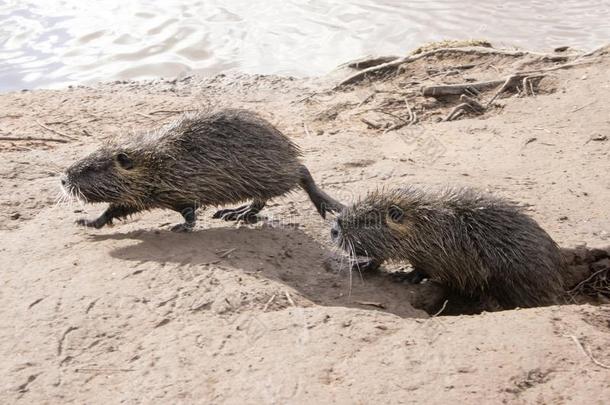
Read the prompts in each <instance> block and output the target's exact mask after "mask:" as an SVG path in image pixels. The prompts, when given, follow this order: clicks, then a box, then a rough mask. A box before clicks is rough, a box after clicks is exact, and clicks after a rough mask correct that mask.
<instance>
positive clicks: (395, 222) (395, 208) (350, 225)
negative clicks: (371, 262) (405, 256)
mask: <svg viewBox="0 0 610 405" xmlns="http://www.w3.org/2000/svg"><path fill="white" fill-rule="evenodd" d="M408 211H409V201H408V199H405V198H404V196H403V194H402V192H401V191H399V190H397V191H391V192H381V191H378V192H373V193H370V194H369V195H367V196H366V197H364V198H363V199H361V200H359V201H357V202H356V203H354V204H353V205H351V206H348V207H346V208H345V209H344V210H343V212H341V214H340V215H339V216H338V217H337V219H336V221H335V223H334V225H333V228H332V230H331V238H332V239H333V241H334V242H335V243H336V244H337V245H338V246H339V247H341V248H342V249H344V250H346V251H347V252H348V253H349V254H350V255H353V256H368V257H375V258H379V259H384V258H387V257H389V256H392V252H393V251H395V250H397V249H399V244H400V243H401V241H402V240H403V239H404V237H405V235H406V233H407V232H408V230H409V229H408V228H409V225H408V224H409V218H407V213H408Z"/></svg>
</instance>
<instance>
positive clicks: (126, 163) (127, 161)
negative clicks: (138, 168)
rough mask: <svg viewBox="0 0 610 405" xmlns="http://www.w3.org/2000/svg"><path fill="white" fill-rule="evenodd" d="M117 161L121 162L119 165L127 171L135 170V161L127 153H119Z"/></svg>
mask: <svg viewBox="0 0 610 405" xmlns="http://www.w3.org/2000/svg"><path fill="white" fill-rule="evenodd" d="M116 161H117V162H119V165H121V167H122V168H123V169H125V170H130V169H133V161H132V160H131V158H130V157H129V156H127V154H126V153H119V154H118V155H116Z"/></svg>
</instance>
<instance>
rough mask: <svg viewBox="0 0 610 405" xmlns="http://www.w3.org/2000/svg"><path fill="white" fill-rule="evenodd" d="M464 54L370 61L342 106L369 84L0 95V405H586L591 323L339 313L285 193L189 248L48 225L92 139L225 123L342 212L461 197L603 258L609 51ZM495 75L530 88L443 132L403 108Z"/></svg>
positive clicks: (331, 270) (384, 296) (333, 289)
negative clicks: (375, 202)
mask: <svg viewBox="0 0 610 405" xmlns="http://www.w3.org/2000/svg"><path fill="white" fill-rule="evenodd" d="M469 49H473V48H469ZM474 49H475V50H476V52H474V51H473V52H453V51H449V52H447V53H437V54H430V55H428V56H424V57H421V58H420V59H417V60H415V59H413V60H411V59H409V60H404V61H402V62H403V63H401V64H398V63H395V66H392V61H391V60H390V59H387V60H385V61H384V62H389V63H390V65H388V66H387V69H384V70H382V71H381V73H383V75H377V73H378V72H376V71H373V72H371V74H369V75H368V76H367V77H365V80H359V78H358V77H355V78H354V79H353V80H351V81H350V83H349V84H347V85H345V86H341V87H340V88H335V86H336V85H337V84H338V83H340V82H341V81H342V80H344V79H346V78H347V77H350V76H351V75H353V74H357V73H358V72H361V70H358V69H362V68H365V67H367V66H370V65H371V61H368V62H367V63H365V64H364V66H363V65H362V64H361V65H359V68H358V69H355V68H350V67H349V66H344V67H343V68H341V69H339V70H337V71H336V72H333V74H331V75H328V76H326V77H322V78H310V79H292V78H282V77H275V76H252V75H237V74H231V75H220V76H216V77H212V78H200V77H186V78H184V79H181V80H157V81H153V82H116V83H106V84H100V85H99V86H96V87H75V88H69V89H65V90H61V91H48V90H37V91H27V92H15V93H7V94H2V95H0V137H3V140H2V141H0V153H1V155H2V163H1V164H0V172H1V173H2V176H1V178H0V187H1V189H2V195H1V196H0V240H2V244H1V246H0V255H1V257H2V271H1V272H0V307H1V308H2V312H1V313H2V317H3V322H2V326H1V327H0V353H1V358H2V360H1V361H2V368H1V369H2V372H1V374H0V377H1V378H0V381H1V382H2V386H1V387H0V398H2V402H6V403H15V402H19V401H22V402H24V403H25V402H27V403H33V402H34V403H44V402H45V401H46V402H48V403H59V402H62V403H63V402H75V403H103V402H111V403H116V402H120V401H123V402H126V403H140V402H143V403H149V402H152V401H159V400H162V401H163V402H184V403H189V402H193V401H202V402H203V401H204V400H205V402H208V403H244V402H245V403H260V402H265V403H306V402H313V401H324V402H331V401H334V402H341V403H344V402H349V403H367V402H370V401H371V399H372V398H375V399H376V400H379V401H380V402H381V401H385V402H388V403H422V402H430V403H441V402H442V403H447V402H450V401H452V400H460V401H468V402H474V401H486V402H494V403H495V402H510V403H526V402H527V403H529V402H540V403H600V404H601V403H604V402H605V399H606V398H608V397H610V370H608V369H606V368H603V367H602V366H600V365H599V364H596V363H595V362H594V361H593V360H592V359H595V361H597V362H598V363H601V364H602V365H603V364H605V365H609V364H610V351H609V350H608V347H609V345H610V307H608V305H607V304H606V305H597V306H592V305H566V306H558V307H549V308H535V309H528V310H515V311H504V312H498V313H488V314H483V315H478V316H458V317H436V318H433V319H427V317H428V316H427V315H426V313H424V312H423V311H421V310H417V309H414V308H413V307H411V306H410V305H409V303H408V302H409V300H408V296H409V294H411V293H412V291H411V289H410V287H408V286H405V285H401V284H397V283H394V282H393V281H392V280H391V279H390V278H389V277H387V276H386V275H385V274H384V273H380V274H375V275H365V278H364V280H360V279H358V278H355V279H354V283H353V291H352V296H351V297H348V295H347V292H348V277H347V272H346V270H345V269H343V271H340V269H339V261H338V260H335V257H336V253H335V252H334V250H333V248H332V246H330V244H329V238H328V225H329V223H328V222H325V221H323V220H322V219H321V218H319V216H317V214H316V213H315V210H314V208H313V206H312V205H311V204H310V202H309V201H308V199H307V197H306V196H305V194H304V193H302V192H300V191H299V192H296V193H294V194H292V195H290V196H287V197H285V198H282V199H278V200H276V201H274V202H273V203H272V204H271V205H270V206H269V207H268V208H267V209H266V210H265V212H264V213H265V214H266V215H267V216H268V217H269V220H268V221H266V222H265V223H263V224H259V225H255V226H241V227H234V226H232V225H228V224H226V223H223V222H217V221H214V220H211V219H209V217H210V216H211V214H212V212H213V211H212V210H208V211H205V212H202V213H201V214H200V215H201V218H202V220H201V221H200V223H199V224H198V226H197V229H196V231H195V232H193V233H192V234H187V235H182V234H174V233H171V232H170V231H169V230H168V226H167V225H166V224H168V223H175V222H177V221H178V220H179V218H177V216H176V214H174V213H171V212H162V211H154V212H151V213H148V214H145V215H141V216H137V217H136V218H134V219H132V220H130V221H127V222H124V223H119V224H117V225H116V226H114V227H112V228H107V229H103V230H100V231H93V230H87V229H81V228H77V227H76V226H75V225H74V224H73V222H74V220H75V219H77V218H79V217H82V216H93V215H96V214H97V213H99V212H100V210H102V209H103V207H101V206H80V205H78V204H77V203H74V204H73V205H71V206H68V205H56V204H55V200H56V197H57V193H58V173H59V172H60V171H61V170H62V169H63V168H65V167H66V166H67V165H68V164H69V163H70V162H72V161H73V160H74V159H77V158H79V157H80V156H82V155H83V154H84V153H86V152H88V151H90V150H92V149H94V148H96V147H97V146H98V145H99V144H100V142H102V141H103V140H104V139H105V138H107V137H110V136H113V135H114V134H116V133H119V132H122V131H128V130H136V129H146V128H152V127H155V126H157V125H160V124H163V123H166V122H168V121H170V120H171V119H172V118H173V117H175V115H176V114H177V113H179V112H180V111H184V110H191V109H197V108H200V107H202V106H207V105H224V106H230V107H243V108H249V109H254V110H256V111H258V112H260V113H261V114H263V115H264V116H266V117H267V118H269V119H270V120H271V121H272V122H273V123H275V124H276V125H277V126H278V127H279V128H280V129H281V130H282V131H284V132H285V133H286V134H287V135H289V136H290V137H291V138H293V139H294V140H295V142H297V143H298V144H299V145H300V146H301V147H302V149H303V152H304V156H305V157H304V161H305V163H306V164H307V166H308V167H309V168H310V170H311V171H312V173H313V175H314V177H315V178H316V180H317V181H318V183H319V184H320V185H321V186H322V187H323V188H324V189H325V190H327V191H328V192H329V193H331V194H333V195H335V196H337V197H338V198H339V199H341V200H344V201H349V200H350V199H353V198H355V196H357V195H359V194H362V193H365V192H366V191H367V190H372V189H375V188H377V187H380V186H391V185H400V184H405V183H411V184H418V185H421V184H431V185H438V186H440V185H445V184H453V185H469V186H475V187H478V188H481V189H486V190H489V191H492V192H494V193H497V194H499V195H502V196H505V197H509V198H512V199H515V200H518V201H521V202H523V203H525V204H528V205H529V209H530V213H531V215H532V216H533V217H534V218H536V220H538V221H539V222H540V223H541V225H542V226H543V227H544V228H545V229H546V230H547V231H548V232H549V233H550V234H551V236H552V237H553V238H555V239H556V240H557V241H558V242H559V243H560V245H562V246H566V247H571V246H576V245H579V244H583V243H586V244H587V245H588V246H590V247H602V248H605V247H607V246H608V245H610V209H609V206H610V177H609V175H608V173H610V139H609V137H610V134H609V132H610V131H609V129H610V118H609V117H610V116H609V114H608V111H609V110H610V97H609V96H610V82H609V81H608V70H609V69H610V52H609V51H608V48H606V49H602V50H600V51H598V52H596V53H594V54H593V55H591V56H588V57H586V58H584V59H583V58H582V56H581V55H577V54H573V53H572V52H571V51H570V50H567V51H564V52H560V53H556V54H553V55H551V57H549V56H548V55H547V56H546V57H545V56H543V55H538V54H528V53H525V54H514V53H512V54H505V53H504V54H503V53H497V52H493V51H490V50H489V49H488V48H474ZM485 49H488V50H487V51H486V50H485ZM378 62H379V61H377V63H378ZM566 63H570V64H574V66H573V67H570V68H566V69H555V68H556V67H557V66H559V65H562V64H566ZM515 71H521V72H523V71H536V72H538V73H536V74H532V75H531V76H536V75H539V74H540V72H543V73H542V74H543V75H544V77H543V78H541V79H540V80H539V79H534V81H533V82H532V86H531V87H530V86H529V84H528V83H527V81H526V90H523V88H522V86H523V81H522V78H519V81H518V83H517V85H518V87H520V93H521V94H517V92H516V91H515V89H514V88H513V89H509V90H510V91H508V92H507V93H504V94H502V95H501V96H500V97H499V98H498V99H497V100H496V102H495V103H494V104H493V105H491V106H490V107H489V108H486V109H485V111H476V108H474V110H473V108H471V107H468V108H466V109H465V110H464V113H463V115H461V116H458V117H457V118H456V119H455V120H453V121H443V119H444V118H446V117H447V116H448V114H449V113H450V111H452V110H453V109H454V108H455V107H456V106H457V105H458V104H460V103H462V102H464V100H461V101H460V100H457V99H456V98H445V97H443V98H437V99H435V98H432V97H423V96H422V95H421V87H422V86H432V85H446V84H460V83H480V82H483V81H493V80H502V79H505V78H507V77H508V76H510V73H512V72H515ZM492 90H493V89H492ZM492 90H486V91H483V93H482V94H480V95H479V97H478V99H479V101H481V103H482V104H483V106H484V107H485V103H484V101H489V99H490V98H491V97H492V95H493V94H494V92H493V91H492ZM405 100H408V101H407V104H408V105H407V104H405ZM409 109H410V110H411V113H409ZM415 117H417V120H416V122H414V123H413V125H406V124H409V123H410V121H411V119H413V120H412V121H415ZM27 137H31V138H43V140H33V139H31V140H23V139H22V138H27ZM8 138H21V139H18V140H14V141H11V140H7V139H8ZM228 251H230V252H229V253H228V254H227V252H228ZM390 267H391V266H390ZM363 302H365V303H366V302H368V303H371V302H372V303H379V304H381V305H382V306H383V307H384V308H377V307H374V306H371V305H366V304H362V303H363ZM582 348H584V350H585V351H586V353H584V352H583V350H581V349H582Z"/></svg>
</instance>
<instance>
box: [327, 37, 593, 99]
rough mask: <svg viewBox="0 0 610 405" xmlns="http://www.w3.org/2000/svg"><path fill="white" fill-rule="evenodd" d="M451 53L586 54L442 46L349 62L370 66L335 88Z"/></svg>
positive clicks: (549, 56) (560, 58)
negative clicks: (394, 57)
mask: <svg viewBox="0 0 610 405" xmlns="http://www.w3.org/2000/svg"><path fill="white" fill-rule="evenodd" d="M449 54H462V55H464V54H468V55H501V56H512V57H522V56H526V55H531V56H535V57H538V58H539V59H540V60H542V61H550V62H561V61H566V60H568V59H569V57H570V56H583V57H584V56H585V55H580V54H575V55H553V54H546V53H538V52H528V51H509V50H503V49H494V48H485V47H477V46H474V47H465V48H440V49H434V50H432V51H428V52H424V53H420V54H416V55H408V56H405V57H402V58H398V59H393V57H390V58H392V59H390V60H389V61H388V62H386V63H381V64H376V63H375V62H377V61H382V60H384V59H383V58H375V59H370V60H366V61H362V60H360V61H357V62H355V63H350V64H348V66H349V67H354V68H357V67H358V66H370V67H367V68H365V69H363V70H361V71H360V72H357V73H354V74H353V75H351V76H349V77H347V78H346V79H344V80H342V81H341V82H340V83H339V84H338V85H337V86H335V90H336V89H339V88H341V87H343V86H346V85H348V84H354V83H358V82H360V81H362V80H364V79H366V78H367V77H370V76H374V75H377V74H381V73H387V72H388V71H391V70H395V69H397V68H398V67H399V66H400V65H403V64H406V63H410V62H414V61H416V60H419V59H424V58H428V57H431V56H439V55H449Z"/></svg>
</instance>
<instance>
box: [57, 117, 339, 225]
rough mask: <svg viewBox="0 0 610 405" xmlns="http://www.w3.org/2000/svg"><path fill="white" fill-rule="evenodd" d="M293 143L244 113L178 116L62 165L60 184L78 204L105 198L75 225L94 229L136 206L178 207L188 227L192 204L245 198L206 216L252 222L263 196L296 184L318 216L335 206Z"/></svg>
mask: <svg viewBox="0 0 610 405" xmlns="http://www.w3.org/2000/svg"><path fill="white" fill-rule="evenodd" d="M300 156H301V153H300V151H299V148H298V147H297V146H296V145H295V144H294V143H293V142H291V141H290V140H289V139H288V138H287V137H286V136H285V135H283V134H282V133H281V132H280V131H279V130H277V129H276V128H275V127H274V126H273V125H271V124H270V123H269V122H267V121H266V120H264V119H263V118H261V117H260V116H258V115H257V114H255V113H253V112H249V111H244V110H221V111H215V112H199V113H191V114H186V115H184V116H182V117H181V118H179V119H178V120H176V121H174V122H172V123H171V124H169V125H167V126H165V127H162V128H159V129H157V130H154V131H147V132H141V133H138V134H134V135H132V136H130V137H125V138H122V139H120V140H115V141H112V142H110V143H109V144H107V145H105V146H103V147H101V148H100V149H98V150H96V151H95V152H93V153H91V154H90V155H89V156H87V157H85V158H84V159H82V160H80V161H78V162H76V163H74V164H73V165H72V166H70V167H69V168H68V169H67V170H66V172H65V174H64V176H62V179H61V183H62V186H63V189H64V190H65V191H66V192H67V193H68V194H69V195H71V196H73V197H76V198H79V199H81V200H83V201H85V202H90V203H100V202H106V203H110V206H109V207H108V208H107V209H106V211H104V213H103V214H102V215H101V216H100V217H99V218H97V219H94V220H87V219H80V220H78V221H77V223H78V224H80V225H84V226H89V227H94V228H101V227H103V226H104V225H107V224H112V220H113V219H114V218H125V217H127V216H129V215H131V214H134V213H136V212H139V211H142V210H148V209H153V208H165V209H171V210H174V211H177V212H179V213H180V214H182V216H183V217H184V221H185V222H184V223H182V224H179V225H176V226H175V227H173V228H172V230H174V231H189V230H191V229H192V228H193V226H194V225H195V211H196V210H197V208H199V207H206V206H218V205H224V204H233V203H240V202H244V201H247V200H251V201H252V203H251V204H248V205H243V206H241V207H238V208H232V209H222V210H220V211H217V212H216V213H215V214H214V216H213V218H221V219H224V220H227V221H237V220H242V221H245V222H256V218H257V216H256V214H258V212H259V211H260V210H261V209H263V207H264V206H265V203H266V201H267V200H269V199H271V198H273V197H278V196H281V195H283V194H286V193H288V192H289V191H291V190H293V189H294V188H295V187H296V186H297V185H300V186H301V187H302V188H303V189H304V190H305V191H306V192H307V194H308V195H309V198H310V199H311V201H312V202H313V203H314V205H315V206H316V208H317V210H318V212H319V213H320V215H321V216H322V217H325V214H326V212H327V211H331V212H332V211H336V210H338V209H340V208H341V205H340V204H339V203H338V202H337V201H335V200H333V199H332V198H331V197H329V196H328V195H327V194H325V193H324V192H323V191H322V190H320V189H319V188H318V187H317V186H316V184H315V183H314V180H313V178H312V177H311V174H310V173H309V170H307V168H306V167H305V166H304V165H303V164H302V163H301V162H300V161H299V157H300Z"/></svg>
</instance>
